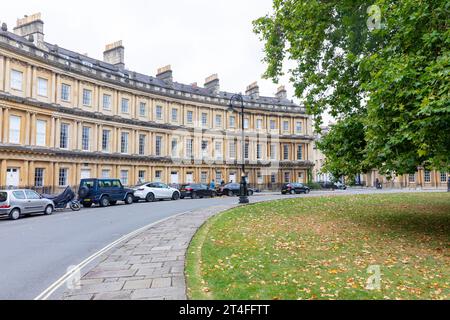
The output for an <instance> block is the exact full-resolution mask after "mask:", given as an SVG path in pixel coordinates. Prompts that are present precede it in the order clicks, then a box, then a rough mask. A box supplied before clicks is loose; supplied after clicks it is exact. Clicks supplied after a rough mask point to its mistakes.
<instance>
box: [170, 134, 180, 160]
mask: <svg viewBox="0 0 450 320" xmlns="http://www.w3.org/2000/svg"><path fill="white" fill-rule="evenodd" d="M171 147H172V157H178V156H179V155H178V140H177V139H175V138H174V139H172V143H171Z"/></svg>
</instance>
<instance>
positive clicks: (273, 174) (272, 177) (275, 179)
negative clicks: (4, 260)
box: [270, 173, 277, 183]
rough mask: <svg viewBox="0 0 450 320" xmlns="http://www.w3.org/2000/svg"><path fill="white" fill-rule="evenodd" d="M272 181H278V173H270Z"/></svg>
mask: <svg viewBox="0 0 450 320" xmlns="http://www.w3.org/2000/svg"><path fill="white" fill-rule="evenodd" d="M270 182H271V183H276V182H277V175H276V173H272V174H270Z"/></svg>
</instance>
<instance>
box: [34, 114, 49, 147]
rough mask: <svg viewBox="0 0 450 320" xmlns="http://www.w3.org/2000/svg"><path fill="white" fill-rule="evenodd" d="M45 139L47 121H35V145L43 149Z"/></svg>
mask: <svg viewBox="0 0 450 320" xmlns="http://www.w3.org/2000/svg"><path fill="white" fill-rule="evenodd" d="M46 137H47V121H45V120H36V145H37V146H41V147H45V145H46Z"/></svg>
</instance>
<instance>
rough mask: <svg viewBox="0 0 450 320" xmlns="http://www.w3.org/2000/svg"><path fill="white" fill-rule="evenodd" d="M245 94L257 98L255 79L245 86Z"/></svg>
mask: <svg viewBox="0 0 450 320" xmlns="http://www.w3.org/2000/svg"><path fill="white" fill-rule="evenodd" d="M245 94H246V95H248V96H250V97H252V98H259V86H258V83H257V82H256V81H255V82H253V83H252V84H251V85H249V86H247V90H245Z"/></svg>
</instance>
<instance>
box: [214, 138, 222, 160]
mask: <svg viewBox="0 0 450 320" xmlns="http://www.w3.org/2000/svg"><path fill="white" fill-rule="evenodd" d="M214 156H215V157H216V159H221V158H222V142H221V141H216V142H215V143H214Z"/></svg>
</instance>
